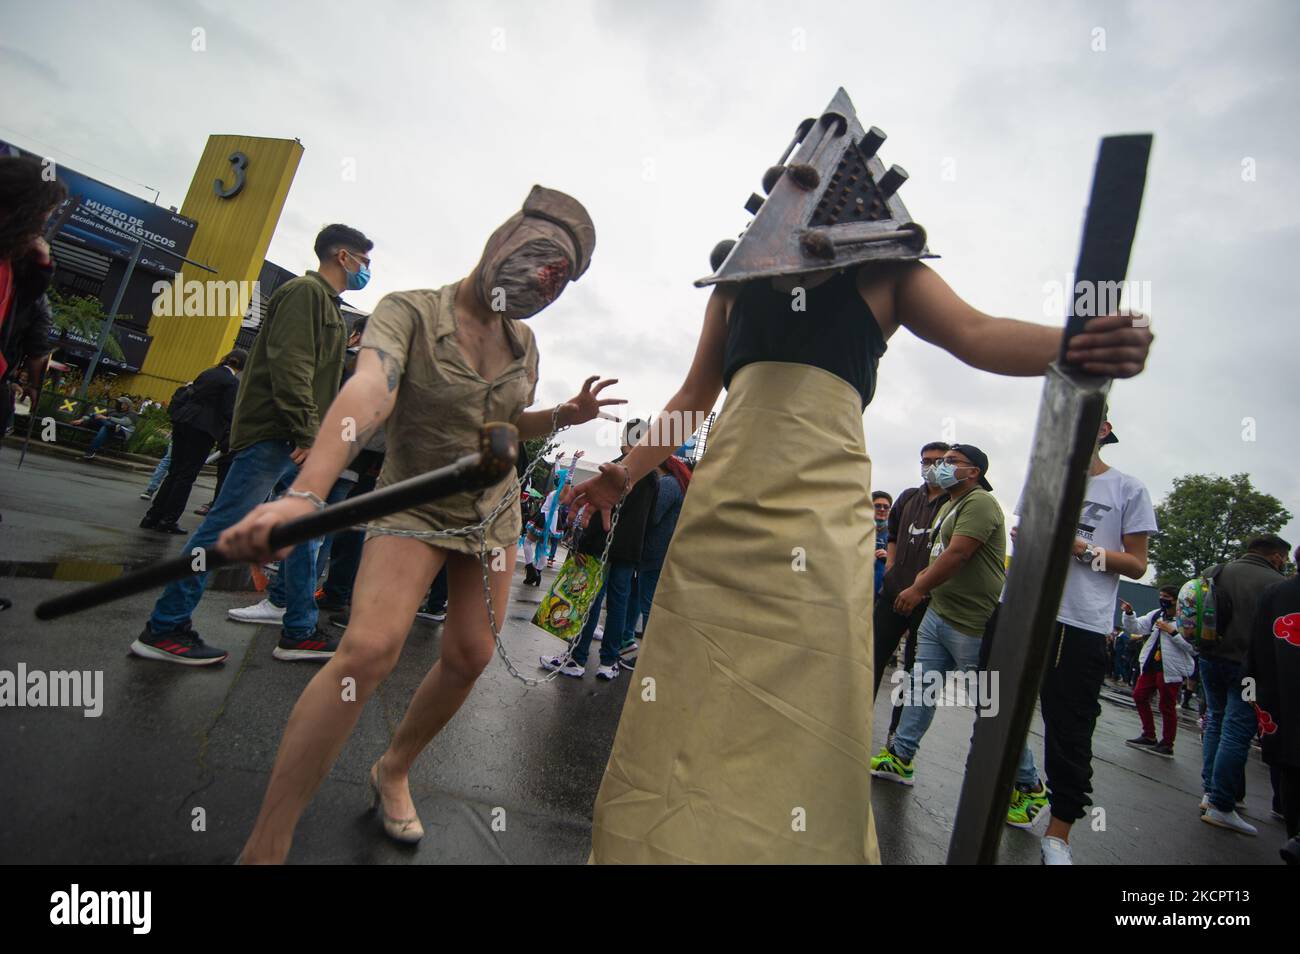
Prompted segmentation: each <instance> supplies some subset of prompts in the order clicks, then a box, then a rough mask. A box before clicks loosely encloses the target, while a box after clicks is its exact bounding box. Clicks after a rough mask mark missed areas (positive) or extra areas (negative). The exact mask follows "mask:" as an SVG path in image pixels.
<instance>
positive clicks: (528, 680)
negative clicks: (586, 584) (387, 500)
mask: <svg viewBox="0 0 1300 954" xmlns="http://www.w3.org/2000/svg"><path fill="white" fill-rule="evenodd" d="M568 429H569V425H568V424H566V425H564V426H563V427H561V426H560V408H559V406H558V405H557V406H556V407H555V409H554V410H553V411H551V432H550V433H549V434H547V435H546V444H545V446H544V447H543V448H542V449H541V450H540V451H538V453H537V456H536V457H534V458H533V460H532V461H531V462H530V463H529V464H528V466H527V467H526V468H525V469H524V474H523V477H519V476H515V477H514V478H513V479H512V480H511V481H510V486H509V487H507V488H506V492H505V494H504V495H502V497H501V499H500V500H499V501H498V502H497V505H496V506H495V507H493V508H492V512H491V513H489V514H488V515H487V516H486V517H484V518H483V519H482V520H480V521H479V522H478V523H475V524H471V525H469V526H467V527H459V528H457V529H455V530H400V529H396V528H391V527H377V526H375V525H373V524H365V525H364V526H363V527H362V529H364V530H366V531H367V532H371V533H381V534H385V535H388V536H394V537H414V538H415V539H419V540H425V541H429V540H438V539H446V538H449V537H466V538H470V537H477V539H478V555H479V566H480V568H481V569H482V571H483V599H484V602H485V603H486V604H487V611H488V624H489V625H490V626H491V627H492V639H493V640H494V641H495V642H496V647H497V655H499V656H500V657H501V661H502V662H503V663H505V665H506V670H507V671H508V672H509V673H510V675H512V676H514V677H515V678H516V679H518V680H519V681H520V682H522V683H523V684H524V685H526V686H529V687H533V686H540V685H544V684H545V683H548V682H550V681H551V680H552V679H554V678H555V677H556V676H558V675H559V674H560V669H561V668H563V667H564V666H566V665H567V664H568V663H569V662H570V661H571V660H572V659H573V647H574V645H575V644H576V643H577V640H578V637H576V636H575V637H574V638H573V639H571V640H569V648H568V651H567V652H565V654H564V656H563V657H562V659H561V662H560V666H559V667H557V668H556V669H553V670H551V671H550V672H549V673H547V674H546V675H545V676H544V677H542V678H541V679H538V678H535V677H533V676H526V675H524V674H523V673H521V672H520V671H519V669H518V668H517V667H516V666H515V664H514V662H513V661H511V659H510V654H509V653H508V652H507V651H506V647H505V643H503V642H502V640H501V629H500V626H499V625H498V624H497V614H496V606H495V604H494V603H493V601H492V576H491V569H490V566H489V560H488V555H489V550H488V548H487V530H488V527H489V526H490V525H491V524H492V522H493V521H494V520H496V518H497V517H499V516H500V515H501V514H502V513H503V512H504V511H505V509H506V508H507V507H509V506H511V505H512V504H518V502H519V494H520V492H521V488H522V487H524V486H527V484H528V480H529V478H530V477H531V476H532V474H533V468H535V467H536V466H537V465H538V464H539V463H541V461H542V460H543V459H544V458H545V457H546V455H547V454H549V453H550V452H551V451H552V450H554V449H555V448H556V447H558V446H559V442H558V441H556V440H555V439H554V438H555V437H556V435H558V434H560V433H561V432H562V431H566V430H568ZM628 489H629V488H628V486H627V485H626V483H625V484H624V487H623V493H622V495H621V496H620V497H619V499H618V503H616V504H615V505H614V509H613V511H611V513H610V518H609V533H608V534H607V535H606V537H605V548H604V550H603V551H602V552H601V555H600V566H601V569H602V570H605V569H606V568H607V567H608V565H609V549H610V545H611V544H612V543H613V542H614V528H615V527H617V526H618V517H619V513H620V511H621V510H622V509H623V501H624V500H626V499H627V493H628ZM593 516H594V515H593ZM515 546H518V543H516V544H515ZM594 603H595V600H594V599H593V600H592V602H591V603H588V604H587V609H586V611H585V612H584V613H583V614H582V626H580V627H578V630H577V632H578V633H581V632H582V630H583V629H585V628H586V625H587V620H588V618H589V617H590V616H591V607H592V605H593V604H594Z"/></svg>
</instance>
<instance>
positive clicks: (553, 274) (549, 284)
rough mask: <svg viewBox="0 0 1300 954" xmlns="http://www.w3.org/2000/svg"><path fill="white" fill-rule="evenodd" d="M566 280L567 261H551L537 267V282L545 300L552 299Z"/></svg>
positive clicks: (567, 273)
mask: <svg viewBox="0 0 1300 954" xmlns="http://www.w3.org/2000/svg"><path fill="white" fill-rule="evenodd" d="M568 280H569V263H568V262H552V263H550V264H547V265H541V266H539V267H538V269H537V284H538V287H539V288H540V289H541V292H542V294H543V295H544V296H545V297H546V300H547V301H554V300H555V297H556V296H557V295H559V294H560V289H562V288H563V287H564V285H565V282H567V281H568Z"/></svg>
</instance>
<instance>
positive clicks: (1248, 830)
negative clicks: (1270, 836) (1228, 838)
mask: <svg viewBox="0 0 1300 954" xmlns="http://www.w3.org/2000/svg"><path fill="white" fill-rule="evenodd" d="M1201 821H1203V822H1205V823H1206V824H1209V825H1214V826H1215V827H1216V828H1226V829H1228V830H1229V831H1235V832H1237V833H1239V834H1242V835H1258V834H1259V829H1257V828H1256V827H1255V826H1254V825H1252V824H1251V823H1250V822H1248V821H1246V820H1245V819H1244V818H1242V817H1241V816H1240V815H1238V814H1237V813H1236V812H1235V811H1231V812H1221V811H1219V810H1218V809H1217V808H1215V807H1214V806H1213V805H1211V806H1210V807H1209V808H1208V809H1206V812H1205V814H1204V815H1202V816H1201Z"/></svg>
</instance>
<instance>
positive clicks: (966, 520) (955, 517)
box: [871, 444, 1046, 798]
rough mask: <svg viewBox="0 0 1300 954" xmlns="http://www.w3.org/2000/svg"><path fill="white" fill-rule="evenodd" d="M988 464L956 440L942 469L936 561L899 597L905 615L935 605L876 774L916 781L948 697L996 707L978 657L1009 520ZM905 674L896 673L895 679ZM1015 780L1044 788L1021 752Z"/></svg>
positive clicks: (999, 580)
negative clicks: (918, 762)
mask: <svg viewBox="0 0 1300 954" xmlns="http://www.w3.org/2000/svg"><path fill="white" fill-rule="evenodd" d="M988 469H989V459H988V456H987V455H986V454H985V453H984V452H983V451H982V450H980V449H979V448H978V447H975V446H974V445H973V444H953V445H952V448H951V449H950V450H949V451H948V452H947V454H946V455H945V456H944V458H943V460H942V461H940V463H939V465H938V466H937V467H936V469H935V475H936V476H937V478H938V480H939V485H940V486H941V487H944V488H945V489H947V491H948V502H947V503H945V504H944V505H943V506H942V507H940V508H939V512H938V514H937V515H936V516H935V527H934V528H933V529H932V530H931V533H930V539H931V540H932V541H933V545H932V547H931V549H930V564H929V566H927V567H926V568H925V569H924V570H922V571H921V572H920V573H918V574H917V576H916V579H915V580H914V581H913V583H912V585H911V586H909V587H908V588H907V589H905V590H903V592H901V593H900V594H898V598H897V599H896V600H895V602H894V609H895V611H896V612H897V613H899V614H900V615H904V616H905V615H907V614H908V613H910V612H911V611H912V610H913V609H914V608H915V607H916V605H917V604H918V603H920V602H921V601H922V600H923V599H925V598H926V597H927V596H929V598H930V607H929V609H927V610H926V613H925V617H924V618H923V619H922V621H921V626H920V629H919V631H918V632H917V644H916V665H915V667H914V670H913V673H912V684H911V691H903V692H902V699H901V701H902V703H903V717H902V719H901V720H899V723H898V731H897V732H895V733H894V740H893V742H892V743H890V745H888V746H886V747H885V748H884V749H882V750H881V752H880V754H879V755H877V756H876V757H875V758H873V759H872V760H871V774H872V775H874V776H876V777H878V778H884V779H888V780H890V781H894V782H899V783H901V784H903V785H911V784H912V776H913V768H912V762H913V759H914V758H915V756H916V751H917V749H918V748H919V747H920V744H921V739H922V738H923V737H924V735H925V733H926V730H928V729H929V728H930V722H931V721H932V720H933V719H934V710H935V706H936V705H939V704H943V703H944V702H945V700H947V702H948V704H953V703H955V704H957V705H965V704H966V702H967V701H968V700H969V701H973V702H974V703H975V706H976V709H977V711H979V712H980V713H981V714H985V713H987V714H989V715H993V714H996V705H997V702H996V687H995V686H994V687H992V691H990V688H991V687H990V684H989V679H990V676H989V674H988V673H986V672H980V671H979V669H980V667H979V658H980V642H981V640H982V638H983V636H984V631H985V627H987V626H988V624H989V620H990V619H991V618H992V616H993V612H994V610H995V609H997V605H998V597H999V595H1000V594H1001V593H1002V587H1003V585H1004V584H1005V582H1006V556H1007V526H1006V517H1005V516H1003V513H1002V507H1001V505H999V504H998V502H997V501H996V500H995V499H994V498H993V495H992V494H991V493H990V492H989V491H991V490H992V489H993V488H992V486H991V485H990V484H989V482H988V479H987V478H986V477H985V474H987V473H988ZM902 675H904V674H895V685H896V686H897V685H899V684H900V683H902V681H903V680H902V678H901V676H902ZM954 677H957V678H954ZM945 684H949V685H951V686H952V687H955V688H956V689H957V690H958V691H957V692H955V693H953V694H952V698H951V699H948V696H947V694H946V693H945V692H944V691H943V690H944V688H945ZM962 689H967V690H968V691H965V692H963V691H961V690H962ZM969 690H973V692H972V691H969ZM972 695H973V697H974V698H973V699H971V698H970V697H971V696H972ZM1026 752H1027V750H1026ZM1016 781H1017V784H1021V785H1025V786H1028V787H1029V788H1031V789H1034V790H1037V789H1040V788H1042V784H1041V782H1039V780H1038V775H1037V771H1036V769H1035V768H1034V765H1033V761H1032V759H1029V760H1026V759H1024V758H1022V760H1021V764H1020V768H1019V770H1018V771H1017V775H1016ZM1043 797H1044V798H1045V797H1046V792H1043Z"/></svg>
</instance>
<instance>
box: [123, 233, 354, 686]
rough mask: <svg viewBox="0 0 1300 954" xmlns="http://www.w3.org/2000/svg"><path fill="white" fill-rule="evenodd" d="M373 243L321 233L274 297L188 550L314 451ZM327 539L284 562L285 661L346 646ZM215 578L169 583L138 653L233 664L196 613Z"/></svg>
mask: <svg viewBox="0 0 1300 954" xmlns="http://www.w3.org/2000/svg"><path fill="white" fill-rule="evenodd" d="M373 247H374V243H372V242H371V241H370V240H369V239H367V238H366V237H365V236H364V235H363V234H362V233H361V232H358V231H357V230H356V229H353V228H349V227H348V226H346V225H329V226H326V227H325V228H324V229H323V230H322V231H321V233H320V235H318V236H317V238H316V246H315V250H316V257H317V258H318V259H319V260H320V266H319V268H318V269H317V270H316V271H309V272H307V274H306V275H303V276H302V277H300V278H295V279H292V280H291V281H288V282H286V283H285V284H284V285H281V286H280V287H279V288H277V289H276V290H275V293H274V294H273V295H271V298H270V300H269V301H268V302H267V308H266V317H265V319H264V320H263V322H262V328H261V330H260V331H259V333H258V336H257V340H256V342H254V344H253V348H252V352H251V354H250V355H249V359H248V364H247V366H246V367H245V369H244V373H243V378H242V380H241V381H240V386H239V397H238V398H237V399H236V402H235V417H234V421H233V423H232V424H231V430H230V449H231V451H232V452H234V453H235V457H234V460H233V461H232V462H231V465H230V472H229V473H228V474H227V475H226V479H225V482H224V483H223V484H222V485H221V494H220V495H219V496H218V497H217V500H216V501H215V503H214V504H213V506H212V509H211V510H210V511H209V512H208V515H207V518H206V519H205V520H204V521H203V523H202V525H200V527H199V529H198V530H196V531H195V533H194V535H193V536H192V537H191V538H190V539H189V540H188V541H186V544H185V550H184V552H186V553H194V552H195V551H196V550H198V551H204V552H206V551H207V550H208V549H209V548H211V547H212V546H213V545H215V544H216V542H217V538H218V537H219V536H220V535H221V532H222V531H223V530H225V529H226V528H227V527H229V526H232V525H234V524H236V523H238V522H239V521H240V520H242V519H243V518H244V516H245V515H246V514H247V513H248V512H249V511H251V510H252V509H253V508H254V507H256V506H258V505H259V504H261V503H263V502H265V500H266V498H267V497H268V496H269V495H270V493H271V491H272V489H273V488H274V487H275V485H276V484H277V483H278V482H279V481H280V480H281V479H282V478H283V479H284V480H285V482H286V483H288V482H290V481H292V479H293V478H294V477H295V476H296V475H297V471H298V467H299V466H300V465H301V464H302V463H303V461H305V460H306V459H307V455H308V454H309V453H310V452H311V446H312V444H313V442H314V441H315V440H316V431H317V430H318V429H319V427H320V419H321V415H322V414H323V413H324V412H325V410H326V409H327V408H328V407H329V405H330V403H331V402H333V400H334V397H335V395H336V394H337V393H338V390H339V381H340V379H341V377H342V374H343V358H344V355H345V353H346V348H347V329H346V326H345V324H344V320H343V316H342V314H341V312H340V310H339V296H340V294H341V293H342V292H343V291H344V290H350V291H359V290H360V289H362V288H363V287H365V284H366V282H367V281H368V280H369V278H370V258H369V252H370V249H371V248H373ZM319 546H320V541H319V540H317V541H313V542H311V543H306V544H303V545H301V546H299V547H297V548H295V549H294V551H293V552H292V553H291V554H290V555H289V556H288V557H287V558H286V559H285V560H283V561H282V563H281V567H280V572H281V573H283V574H284V575H285V582H286V584H287V587H286V589H287V593H288V596H289V599H288V606H287V607H286V608H285V613H284V617H283V620H282V626H283V629H282V632H281V635H280V641H279V644H278V645H277V646H276V648H275V650H274V651H273V653H272V655H274V656H275V658H276V659H282V660H298V659H306V660H318V661H324V660H326V659H329V658H330V656H332V655H333V653H334V649H335V648H336V647H337V645H338V637H335V636H332V635H329V634H327V633H324V632H323V631H320V630H318V629H317V627H316V601H315V598H314V595H315V589H316V572H315V568H316V552H317V550H318V549H319ZM206 585H207V574H206V573H199V574H196V575H194V576H190V577H187V578H186V579H184V580H181V581H179V582H176V583H171V584H169V585H168V586H167V589H166V590H164V591H163V594H162V596H160V597H159V598H158V602H157V603H155V604H154V609H153V615H152V616H151V617H150V618H149V622H148V623H146V624H145V627H144V631H143V632H142V633H141V634H140V636H139V638H138V639H136V641H135V642H134V643H132V644H131V652H133V653H134V654H135V655H137V656H142V657H144V658H146V659H159V660H164V661H167V662H175V663H180V664H182V665H186V666H207V665H212V664H214V663H220V662H224V661H225V660H226V658H227V656H228V655H229V654H228V653H227V652H226V651H225V650H222V649H218V648H216V647H215V646H208V645H207V644H206V643H204V642H203V640H202V639H201V638H200V637H199V634H198V633H196V632H195V631H194V627H193V624H192V621H191V614H192V613H193V611H194V608H195V607H196V606H197V605H198V604H199V601H200V600H201V599H202V598H203V591H204V588H205V587H206Z"/></svg>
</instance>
